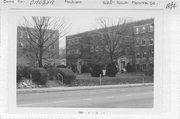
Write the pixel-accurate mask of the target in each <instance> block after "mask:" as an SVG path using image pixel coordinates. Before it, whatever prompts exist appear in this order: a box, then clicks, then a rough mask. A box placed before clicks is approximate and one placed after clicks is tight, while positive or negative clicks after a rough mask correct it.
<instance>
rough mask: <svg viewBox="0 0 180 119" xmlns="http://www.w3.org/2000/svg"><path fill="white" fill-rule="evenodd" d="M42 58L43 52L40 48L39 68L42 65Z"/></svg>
mask: <svg viewBox="0 0 180 119" xmlns="http://www.w3.org/2000/svg"><path fill="white" fill-rule="evenodd" d="M42 56H43V51H42V48H41V47H40V52H39V67H43V65H42Z"/></svg>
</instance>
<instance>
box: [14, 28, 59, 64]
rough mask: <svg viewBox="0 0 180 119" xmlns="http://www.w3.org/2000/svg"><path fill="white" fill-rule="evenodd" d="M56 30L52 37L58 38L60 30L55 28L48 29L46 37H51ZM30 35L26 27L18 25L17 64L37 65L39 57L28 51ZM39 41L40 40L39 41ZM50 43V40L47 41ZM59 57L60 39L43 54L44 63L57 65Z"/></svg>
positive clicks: (53, 38)
mask: <svg viewBox="0 0 180 119" xmlns="http://www.w3.org/2000/svg"><path fill="white" fill-rule="evenodd" d="M30 30H32V31H33V32H35V31H36V29H34V28H30ZM52 32H55V33H54V34H53V35H52V36H51V37H52V40H55V39H57V37H59V35H58V31H55V30H49V29H48V30H47V31H46V33H45V36H44V37H50V34H51V33H52ZM28 39H29V35H28V33H27V32H26V30H25V27H20V26H18V27H17V65H23V66H37V65H38V63H37V59H36V58H35V56H34V53H32V52H31V51H28V48H27V46H26V44H27V43H28ZM37 42H38V41H37ZM47 45H48V42H47ZM58 57H59V40H57V41H55V43H54V44H53V45H51V46H50V47H49V48H48V50H47V51H46V52H45V54H44V55H43V65H45V64H48V63H50V64H52V63H53V65H56V61H57V60H58Z"/></svg>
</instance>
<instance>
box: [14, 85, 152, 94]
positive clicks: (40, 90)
mask: <svg viewBox="0 0 180 119" xmlns="http://www.w3.org/2000/svg"><path fill="white" fill-rule="evenodd" d="M137 86H153V83H144V84H142V83H140V84H122V85H102V86H79V87H53V88H31V89H17V94H30V93H47V92H61V91H77V90H95V89H108V88H125V87H137Z"/></svg>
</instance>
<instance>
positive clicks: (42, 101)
mask: <svg viewBox="0 0 180 119" xmlns="http://www.w3.org/2000/svg"><path fill="white" fill-rule="evenodd" d="M17 106H19V107H87V108H91V107H92V108H152V107H153V86H140V87H126V88H112V89H94V90H76V91H63V92H62V91H61V92H48V93H32V94H17Z"/></svg>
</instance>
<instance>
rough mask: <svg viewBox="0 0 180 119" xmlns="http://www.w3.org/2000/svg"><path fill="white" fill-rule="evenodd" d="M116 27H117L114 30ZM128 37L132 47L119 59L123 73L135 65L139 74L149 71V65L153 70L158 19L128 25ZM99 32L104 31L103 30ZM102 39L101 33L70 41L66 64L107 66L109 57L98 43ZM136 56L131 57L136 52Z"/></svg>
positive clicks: (67, 41)
mask: <svg viewBox="0 0 180 119" xmlns="http://www.w3.org/2000/svg"><path fill="white" fill-rule="evenodd" d="M112 27H113V26H112ZM125 27H126V28H127V29H129V30H128V33H125V35H126V36H130V37H129V38H128V37H127V38H126V39H125V40H126V41H127V42H129V43H131V44H132V45H131V47H123V48H121V49H119V50H120V51H121V50H122V51H124V52H125V53H124V54H123V53H121V54H120V55H119V57H118V58H117V59H116V61H117V64H118V67H119V70H122V69H123V68H125V67H126V65H127V63H130V64H134V65H135V66H134V65H133V66H134V67H135V69H136V70H137V71H143V70H145V69H146V68H147V67H148V66H149V65H150V66H153V64H154V62H153V60H154V58H153V57H154V19H146V20H140V21H135V22H129V23H127V24H125ZM98 31H100V32H101V31H102V29H99V30H98ZM100 39H101V36H100V34H99V33H97V30H92V31H87V32H83V33H79V34H75V35H71V36H67V37H66V60H67V65H74V66H76V67H79V66H77V65H83V64H86V65H89V64H95V63H100V64H103V65H104V64H106V63H108V62H109V61H108V56H107V55H105V54H106V53H104V51H103V50H102V48H101V46H100V45H98V41H99V40H100ZM132 49H133V52H132V53H127V52H128V51H129V50H132Z"/></svg>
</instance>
